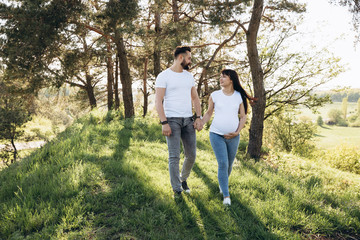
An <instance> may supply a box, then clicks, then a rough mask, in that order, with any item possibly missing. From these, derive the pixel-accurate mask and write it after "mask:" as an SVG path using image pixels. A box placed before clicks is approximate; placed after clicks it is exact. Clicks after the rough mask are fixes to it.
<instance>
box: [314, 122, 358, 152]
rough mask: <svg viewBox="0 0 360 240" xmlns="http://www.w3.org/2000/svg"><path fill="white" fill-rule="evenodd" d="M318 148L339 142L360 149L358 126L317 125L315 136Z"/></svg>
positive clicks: (332, 146) (326, 147)
mask: <svg viewBox="0 0 360 240" xmlns="http://www.w3.org/2000/svg"><path fill="white" fill-rule="evenodd" d="M315 142H316V145H317V146H318V147H319V148H325V149H329V148H334V147H336V146H337V145H340V144H344V143H345V144H351V145H353V146H356V147H358V149H359V150H360V128H351V127H338V126H326V125H325V126H324V127H318V133H317V136H316V138H315Z"/></svg>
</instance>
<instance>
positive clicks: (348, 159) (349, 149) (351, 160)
mask: <svg viewBox="0 0 360 240" xmlns="http://www.w3.org/2000/svg"><path fill="white" fill-rule="evenodd" d="M323 160H325V161H326V162H327V163H329V165H330V166H332V167H334V168H337V169H340V170H343V171H348V172H353V173H357V174H360V153H359V150H358V149H357V148H356V147H354V146H349V145H346V144H342V145H340V146H338V147H336V148H335V149H332V150H328V151H326V152H325V155H324V159H323Z"/></svg>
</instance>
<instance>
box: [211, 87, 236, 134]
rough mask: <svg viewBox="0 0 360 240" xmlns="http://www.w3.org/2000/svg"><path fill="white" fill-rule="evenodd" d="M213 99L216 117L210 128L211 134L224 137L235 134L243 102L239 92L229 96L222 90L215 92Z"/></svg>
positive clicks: (212, 95)
mask: <svg viewBox="0 0 360 240" xmlns="http://www.w3.org/2000/svg"><path fill="white" fill-rule="evenodd" d="M210 96H211V98H212V100H213V102H214V105H215V108H214V110H215V116H214V119H213V121H212V123H211V126H210V132H213V133H216V134H219V135H224V134H227V133H231V132H235V131H236V129H237V128H238V126H239V117H238V113H239V108H240V104H241V103H242V102H243V100H242V98H241V95H240V93H239V92H238V91H234V93H233V94H232V95H231V96H227V95H225V94H224V93H223V91H222V90H218V91H215V92H213V93H212V94H211V95H210Z"/></svg>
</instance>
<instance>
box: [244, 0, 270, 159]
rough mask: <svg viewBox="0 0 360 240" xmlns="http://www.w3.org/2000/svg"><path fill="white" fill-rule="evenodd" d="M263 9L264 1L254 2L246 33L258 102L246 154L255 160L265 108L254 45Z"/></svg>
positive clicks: (260, 73)
mask: <svg viewBox="0 0 360 240" xmlns="http://www.w3.org/2000/svg"><path fill="white" fill-rule="evenodd" d="M263 8H264V0H255V1H254V5H253V11H252V16H251V19H250V24H249V29H248V31H247V33H246V44H247V51H248V57H249V63H250V69H251V76H252V81H253V87H254V95H255V97H256V98H258V101H257V102H256V104H255V105H254V106H253V109H252V119H251V125H250V136H249V146H248V150H247V154H248V155H249V156H250V157H252V158H255V159H259V158H260V156H261V146H262V137H263V129H264V113H265V106H266V96H265V88H264V73H263V70H262V67H261V63H260V61H259V54H258V49H257V43H256V40H257V34H258V31H259V26H260V21H261V16H262V12H263Z"/></svg>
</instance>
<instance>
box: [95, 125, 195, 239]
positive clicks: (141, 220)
mask: <svg viewBox="0 0 360 240" xmlns="http://www.w3.org/2000/svg"><path fill="white" fill-rule="evenodd" d="M135 125H136V126H135ZM139 127H140V128H141V126H139V125H138V124H135V123H134V121H131V120H127V122H125V123H124V128H123V129H121V130H120V131H119V132H118V133H117V135H118V139H117V140H118V144H117V146H116V147H115V152H114V154H113V156H112V157H110V158H108V159H102V160H100V162H103V160H104V161H107V163H106V164H101V166H102V170H103V172H104V174H105V176H104V177H105V179H106V180H107V181H109V183H110V186H111V190H110V192H108V193H104V194H99V195H97V196H95V197H94V198H93V199H92V200H91V202H92V205H93V206H94V209H92V211H93V212H94V213H95V222H96V226H97V228H98V230H97V233H96V234H97V236H98V237H99V238H100V239H132V238H135V239H137V238H139V239H183V238H184V237H185V238H189V236H192V237H193V239H201V238H202V235H201V231H200V229H199V228H198V226H197V224H196V218H195V217H194V216H193V214H192V212H191V209H190V208H189V207H188V205H187V204H186V202H185V200H184V199H182V198H181V199H174V200H171V199H168V198H167V197H165V198H162V197H163V196H162V195H161V194H160V193H159V192H157V190H156V186H152V185H150V184H149V183H148V182H147V181H146V176H143V175H141V174H139V173H138V172H137V171H136V170H137V169H136V167H134V166H132V164H131V163H129V159H131V157H129V156H125V155H126V152H127V151H128V149H129V147H130V143H131V139H132V138H134V137H135V138H139V137H140V138H144V137H145V138H146V139H147V140H149V141H151V140H153V141H158V136H157V134H156V135H155V136H154V135H151V134H150V133H151V131H153V130H154V129H155V130H156V131H158V130H159V129H158V127H157V126H156V127H155V126H154V128H153V129H148V130H147V131H146V132H145V134H143V133H142V132H141V131H138V128H139ZM134 128H136V129H134ZM160 134H161V131H160ZM170 198H171V196H170ZM175 200H176V201H175ZM99 203H100V204H99ZM189 239H191V238H189Z"/></svg>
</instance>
